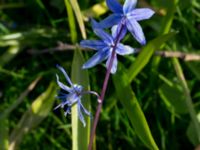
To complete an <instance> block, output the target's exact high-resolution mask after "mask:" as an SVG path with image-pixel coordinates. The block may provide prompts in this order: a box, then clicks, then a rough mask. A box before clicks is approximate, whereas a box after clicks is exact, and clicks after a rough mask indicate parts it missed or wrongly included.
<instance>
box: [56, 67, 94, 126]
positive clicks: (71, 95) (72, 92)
mask: <svg viewBox="0 0 200 150" xmlns="http://www.w3.org/2000/svg"><path fill="white" fill-rule="evenodd" d="M57 68H58V69H59V70H60V71H61V72H62V73H63V74H64V76H65V78H66V80H67V82H68V84H69V86H67V85H65V84H63V83H62V82H60V81H59V77H58V75H57V74H56V78H57V83H58V85H59V86H60V88H61V89H62V90H63V91H64V92H59V95H58V98H60V99H61V100H62V102H61V104H59V105H58V106H57V107H56V108H55V109H57V108H59V107H61V108H64V107H65V106H67V107H66V110H65V116H66V115H67V114H70V113H71V107H72V106H73V105H75V104H77V106H78V116H79V119H80V121H81V122H82V123H83V126H84V127H85V126H86V123H85V119H84V116H83V113H84V114H86V115H88V116H91V114H90V112H89V111H87V110H86V109H85V107H84V106H83V104H82V103H81V97H82V95H83V94H90V91H87V92H84V91H83V87H82V86H81V85H78V84H72V82H71V80H70V78H69V76H68V75H67V73H66V72H65V70H64V68H62V67H61V66H59V65H57ZM65 92H67V93H68V94H66V93H65ZM91 92H92V91H91ZM93 93H94V92H93ZM93 93H92V94H93Z"/></svg>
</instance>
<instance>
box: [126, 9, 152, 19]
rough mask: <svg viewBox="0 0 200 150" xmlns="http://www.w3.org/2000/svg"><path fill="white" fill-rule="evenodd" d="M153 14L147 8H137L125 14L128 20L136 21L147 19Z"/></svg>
mask: <svg viewBox="0 0 200 150" xmlns="http://www.w3.org/2000/svg"><path fill="white" fill-rule="evenodd" d="M154 13H155V12H154V11H153V10H151V9H149V8H138V9H134V10H133V11H131V12H129V13H128V14H127V17H128V18H132V17H133V18H134V19H135V20H137V21H140V20H145V19H149V18H151V17H152V16H153V14H154Z"/></svg>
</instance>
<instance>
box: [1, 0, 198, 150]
mask: <svg viewBox="0 0 200 150" xmlns="http://www.w3.org/2000/svg"><path fill="white" fill-rule="evenodd" d="M121 2H123V0H121ZM137 6H138V7H150V8H152V9H154V10H155V11H156V13H155V15H154V16H153V17H152V18H151V19H150V20H147V21H142V22H140V24H141V26H142V27H143V30H144V33H145V36H146V39H147V45H146V46H144V47H141V46H140V45H139V44H138V43H137V42H136V41H135V40H134V39H133V37H132V36H131V35H130V34H128V35H127V36H126V38H125V39H124V40H123V43H125V44H129V45H130V46H132V47H134V48H138V49H140V52H139V53H137V54H134V55H129V56H125V57H119V62H120V63H119V66H118V71H117V73H116V75H113V76H112V77H111V78H112V79H110V81H109V85H108V90H107V92H106V96H105V101H104V102H105V103H104V104H103V110H102V113H101V117H100V121H99V124H98V126H97V135H96V142H95V149H97V150H98V149H108V150H115V149H117V150H121V149H123V150H126V149H127V150H129V149H146V148H148V149H158V148H159V149H163V150H165V149H194V148H195V147H196V146H198V145H199V144H200V133H199V132H200V130H199V128H200V127H199V121H200V117H199V116H200V115H199V113H200V102H199V100H200V86H199V85H200V62H199V61H200V60H198V61H195V62H188V61H185V60H184V59H182V58H180V59H177V58H165V57H163V56H157V55H155V52H159V51H160V50H162V51H170V52H181V53H192V54H196V55H199V54H200V42H199V39H200V2H199V1H198V0H192V1H190V0H184V1H178V0H170V1H163V0H148V1H147V0H138V5H137ZM109 13H110V12H109V11H108V8H107V7H106V5H105V1H103V0H93V1H89V0H49V1H45V0H28V1H25V0H8V1H3V0H2V1H0V150H7V149H9V150H13V149H20V150H21V149H22V150H23V149H30V150H35V149H52V150H54V149H59V150H71V149H72V147H73V149H74V150H79V149H81V150H84V149H87V144H88V140H89V130H90V128H91V125H92V124H91V123H92V119H91V120H90V119H89V118H87V117H86V116H85V117H86V121H87V127H86V128H83V127H82V126H81V125H82V124H81V123H80V122H79V121H77V119H78V118H77V114H76V113H77V111H76V107H73V108H72V112H73V114H72V116H69V115H68V116H67V117H65V116H64V113H63V110H62V109H58V110H53V108H54V107H55V106H56V105H58V104H59V103H60V101H59V100H58V99H56V98H55V97H56V93H57V91H58V89H59V88H58V86H57V85H56V80H55V74H56V73H59V71H58V70H57V69H56V67H55V66H56V64H60V65H62V66H63V67H64V68H65V69H66V71H67V73H68V74H69V75H70V74H71V77H72V81H73V82H74V83H81V84H83V85H84V87H85V89H87V88H88V89H89V88H90V89H92V90H94V91H98V92H99V93H100V91H101V87H102V84H103V79H104V74H105V71H106V69H105V65H104V64H101V65H98V66H97V67H95V68H92V69H89V70H88V71H82V70H81V69H80V68H81V65H82V64H83V63H84V62H85V60H87V59H88V58H89V57H91V56H92V55H93V54H94V52H92V51H86V50H84V49H79V46H78V43H79V42H80V40H82V39H85V38H86V37H87V38H88V39H94V38H96V37H95V35H94V33H93V32H92V28H91V25H90V22H89V21H88V20H89V17H94V18H95V19H96V20H98V21H99V20H101V19H103V18H104V17H106V16H107V15H108V14H109ZM70 71H71V72H70ZM60 77H61V80H62V81H64V82H65V79H64V77H63V76H60ZM65 83H67V82H65ZM84 106H86V108H88V109H90V111H91V112H92V114H93V116H94V114H95V111H96V107H97V101H96V97H94V96H91V97H87V96H86V97H84ZM71 122H72V124H71ZM75 139H76V140H75ZM78 143H79V144H78ZM77 145H78V146H77Z"/></svg>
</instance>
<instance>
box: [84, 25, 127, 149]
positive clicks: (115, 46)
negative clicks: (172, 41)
mask: <svg viewBox="0 0 200 150" xmlns="http://www.w3.org/2000/svg"><path fill="white" fill-rule="evenodd" d="M123 27H124V25H122V26H121V28H120V31H119V33H118V35H117V37H116V40H115V42H114V46H113V50H112V54H111V59H110V62H109V65H108V69H107V71H106V76H105V79H104V83H103V88H102V91H101V95H100V100H101V103H99V104H98V107H97V111H96V114H95V118H94V124H93V127H92V132H91V135H90V142H89V145H88V150H92V144H93V140H94V136H95V132H96V128H97V124H98V121H99V116H100V113H101V108H102V104H103V100H104V97H105V93H106V89H107V85H108V80H109V77H110V71H111V68H112V65H113V61H114V57H115V54H116V52H115V50H116V48H117V44H118V42H119V40H120V35H121V33H122V30H123Z"/></svg>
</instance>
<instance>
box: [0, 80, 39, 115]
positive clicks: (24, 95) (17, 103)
mask: <svg viewBox="0 0 200 150" xmlns="http://www.w3.org/2000/svg"><path fill="white" fill-rule="evenodd" d="M40 79H41V77H38V78H36V79H35V80H34V81H33V82H31V84H30V85H29V86H28V88H27V89H26V90H25V91H24V92H23V93H22V94H21V95H20V96H19V98H18V99H17V100H16V101H14V103H13V104H12V105H11V106H10V107H9V108H7V109H5V111H4V112H2V113H1V114H0V119H2V118H5V117H7V115H9V114H10V113H11V112H12V111H13V110H14V109H15V108H17V107H18V106H19V104H21V103H22V102H23V100H24V98H25V97H26V96H27V95H28V94H29V93H30V92H31V91H32V90H33V89H34V88H35V86H36V84H37V83H38V82H39V80H40Z"/></svg>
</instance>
